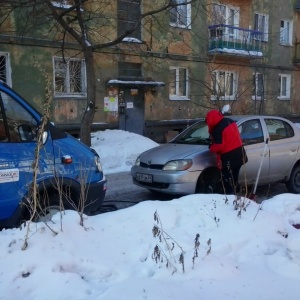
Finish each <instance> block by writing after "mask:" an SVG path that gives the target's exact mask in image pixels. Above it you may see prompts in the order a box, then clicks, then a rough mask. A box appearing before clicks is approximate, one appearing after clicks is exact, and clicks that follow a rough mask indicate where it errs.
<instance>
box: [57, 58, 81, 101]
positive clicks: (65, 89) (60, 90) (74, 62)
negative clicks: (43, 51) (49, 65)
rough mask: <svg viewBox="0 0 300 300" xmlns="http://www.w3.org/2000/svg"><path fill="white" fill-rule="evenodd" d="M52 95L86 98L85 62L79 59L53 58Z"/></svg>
mask: <svg viewBox="0 0 300 300" xmlns="http://www.w3.org/2000/svg"><path fill="white" fill-rule="evenodd" d="M53 63H54V95H55V96H77V97H85V96H86V75H85V74H86V72H85V62H84V60H81V59H76V58H69V59H65V60H64V59H63V58H60V57H54V59H53Z"/></svg>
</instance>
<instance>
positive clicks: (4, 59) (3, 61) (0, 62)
mask: <svg viewBox="0 0 300 300" xmlns="http://www.w3.org/2000/svg"><path fill="white" fill-rule="evenodd" d="M0 80H2V81H4V82H5V83H7V84H8V85H9V86H11V77H10V63H9V55H8V53H1V52H0Z"/></svg>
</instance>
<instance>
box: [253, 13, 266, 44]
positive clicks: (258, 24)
mask: <svg viewBox="0 0 300 300" xmlns="http://www.w3.org/2000/svg"><path fill="white" fill-rule="evenodd" d="M256 16H257V18H256ZM254 30H255V31H260V32H263V35H262V37H261V40H262V41H263V42H268V40H269V15H268V14H262V13H258V12H256V13H255V14H254ZM256 38H257V37H256Z"/></svg>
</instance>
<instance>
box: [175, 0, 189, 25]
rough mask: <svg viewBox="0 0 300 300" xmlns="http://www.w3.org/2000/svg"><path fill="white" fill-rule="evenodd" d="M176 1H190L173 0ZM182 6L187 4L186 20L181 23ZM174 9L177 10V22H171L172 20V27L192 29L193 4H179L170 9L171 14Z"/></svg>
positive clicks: (183, 0)
mask: <svg viewBox="0 0 300 300" xmlns="http://www.w3.org/2000/svg"><path fill="white" fill-rule="evenodd" d="M172 1H174V2H176V3H186V2H188V1H187V0H172ZM181 6H186V20H184V21H185V24H181V22H180V7H181ZM174 11H176V22H171V20H170V26H172V27H179V28H187V29H191V19H192V18H191V15H192V7H191V4H184V5H179V6H176V7H174V8H172V9H171V10H170V14H174Z"/></svg>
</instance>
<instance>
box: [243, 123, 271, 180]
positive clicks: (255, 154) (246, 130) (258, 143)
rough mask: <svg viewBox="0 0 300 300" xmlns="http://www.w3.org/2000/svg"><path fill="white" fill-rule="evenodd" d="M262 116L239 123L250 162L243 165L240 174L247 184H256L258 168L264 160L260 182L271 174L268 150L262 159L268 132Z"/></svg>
mask: <svg viewBox="0 0 300 300" xmlns="http://www.w3.org/2000/svg"><path fill="white" fill-rule="evenodd" d="M262 125H263V124H262V123H261V119H260V118H253V119H248V120H245V121H243V122H241V123H240V124H239V125H238V128H239V132H240V135H241V138H242V141H243V145H244V148H245V150H246V154H247V157H248V162H247V163H246V164H245V165H243V166H242V168H241V170H240V175H239V181H240V182H241V183H244V182H245V181H246V182H247V184H255V181H256V178H257V174H258V170H259V167H260V164H261V162H262V168H261V172H260V176H259V182H260V183H264V182H267V180H268V175H269V155H268V151H267V152H266V153H265V156H264V158H263V160H262V157H263V153H264V147H265V140H266V132H265V131H264V129H263V128H264V127H263V126H262Z"/></svg>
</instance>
